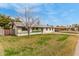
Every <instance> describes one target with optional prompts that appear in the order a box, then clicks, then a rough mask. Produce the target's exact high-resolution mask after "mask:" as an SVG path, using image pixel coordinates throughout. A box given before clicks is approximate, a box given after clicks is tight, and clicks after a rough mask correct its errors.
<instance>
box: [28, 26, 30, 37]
mask: <svg viewBox="0 0 79 59" xmlns="http://www.w3.org/2000/svg"><path fill="white" fill-rule="evenodd" d="M28 37H30V27H28Z"/></svg>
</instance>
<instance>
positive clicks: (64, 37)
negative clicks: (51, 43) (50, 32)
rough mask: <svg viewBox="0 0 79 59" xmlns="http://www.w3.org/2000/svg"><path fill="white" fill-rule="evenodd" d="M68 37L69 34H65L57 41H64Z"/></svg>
mask: <svg viewBox="0 0 79 59" xmlns="http://www.w3.org/2000/svg"><path fill="white" fill-rule="evenodd" d="M67 38H68V35H63V36H61V37H59V39H58V40H57V41H64V40H66V39H67Z"/></svg>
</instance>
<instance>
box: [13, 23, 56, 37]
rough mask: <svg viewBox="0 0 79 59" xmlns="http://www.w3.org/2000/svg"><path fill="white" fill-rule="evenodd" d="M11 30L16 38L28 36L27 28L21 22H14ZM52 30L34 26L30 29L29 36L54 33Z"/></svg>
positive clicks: (51, 28) (46, 27)
mask: <svg viewBox="0 0 79 59" xmlns="http://www.w3.org/2000/svg"><path fill="white" fill-rule="evenodd" d="M13 30H14V33H15V35H16V36H24V35H28V31H27V28H26V27H25V26H24V24H23V23H22V22H14V26H13ZM54 31H55V30H54V28H53V27H52V26H48V25H34V26H32V27H31V28H30V35H32V34H45V33H52V32H54Z"/></svg>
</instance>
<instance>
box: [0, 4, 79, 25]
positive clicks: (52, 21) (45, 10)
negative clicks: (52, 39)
mask: <svg viewBox="0 0 79 59" xmlns="http://www.w3.org/2000/svg"><path fill="white" fill-rule="evenodd" d="M25 7H26V8H31V11H32V13H33V16H34V17H35V16H38V17H40V20H41V22H42V23H44V24H49V25H69V24H79V4H78V3H39V4H38V3H36V4H34V3H32V4H31V3H30V4H29V3H26V4H24V3H0V13H1V14H6V15H10V16H12V17H17V16H19V15H22V14H23V12H24V8H25Z"/></svg>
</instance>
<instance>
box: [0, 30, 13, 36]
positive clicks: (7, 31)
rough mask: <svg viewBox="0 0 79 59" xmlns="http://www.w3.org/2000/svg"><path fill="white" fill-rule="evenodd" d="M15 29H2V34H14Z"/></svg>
mask: <svg viewBox="0 0 79 59" xmlns="http://www.w3.org/2000/svg"><path fill="white" fill-rule="evenodd" d="M14 33H15V32H14V30H13V29H0V35H14Z"/></svg>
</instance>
